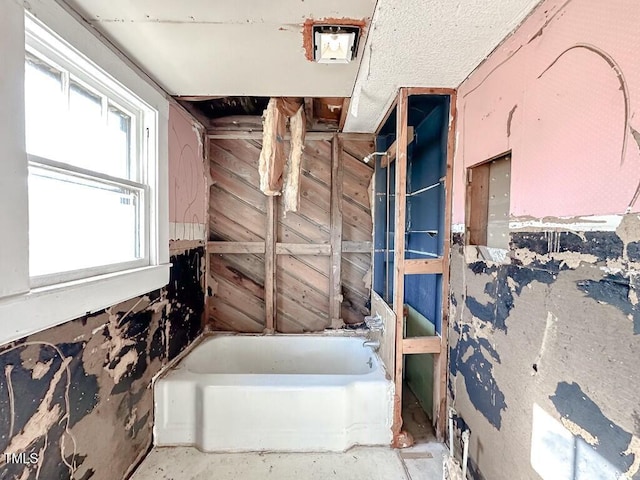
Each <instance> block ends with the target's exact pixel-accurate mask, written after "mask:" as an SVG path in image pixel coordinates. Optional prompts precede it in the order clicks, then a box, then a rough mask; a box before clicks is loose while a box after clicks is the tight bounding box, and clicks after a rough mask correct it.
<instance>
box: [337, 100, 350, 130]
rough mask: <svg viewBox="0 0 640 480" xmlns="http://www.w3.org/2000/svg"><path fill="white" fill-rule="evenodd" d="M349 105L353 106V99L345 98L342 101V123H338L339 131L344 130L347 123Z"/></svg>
mask: <svg viewBox="0 0 640 480" xmlns="http://www.w3.org/2000/svg"><path fill="white" fill-rule="evenodd" d="M349 105H351V98H349V97H345V99H344V100H343V101H342V110H341V111H340V122H339V123H338V130H340V131H342V130H343V129H344V124H345V123H346V122H347V115H349Z"/></svg>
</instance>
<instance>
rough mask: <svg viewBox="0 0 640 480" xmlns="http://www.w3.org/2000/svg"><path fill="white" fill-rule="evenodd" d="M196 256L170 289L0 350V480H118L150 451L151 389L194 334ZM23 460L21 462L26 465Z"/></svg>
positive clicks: (199, 255) (182, 258) (198, 311)
mask: <svg viewBox="0 0 640 480" xmlns="http://www.w3.org/2000/svg"><path fill="white" fill-rule="evenodd" d="M203 257H204V249H203V248H202V247H200V248H196V249H191V250H187V251H185V252H182V253H176V254H174V255H172V256H171V263H172V264H173V267H172V269H171V278H170V282H169V285H168V286H167V287H165V288H163V289H161V290H158V291H154V292H151V293H149V294H147V295H144V296H142V297H137V298H133V299H131V300H129V301H126V302H123V303H121V304H118V305H115V306H113V307H110V308H107V309H106V310H103V311H100V312H98V313H95V314H92V315H87V316H85V317H82V318H79V319H76V320H73V321H71V322H67V323H65V324H63V325H60V326H57V327H54V328H51V329H48V330H45V331H42V332H39V333H37V334H34V335H30V336H29V337H27V338H24V339H21V340H19V341H16V342H13V343H11V344H8V345H5V346H3V347H1V348H0V451H1V452H3V453H25V454H26V455H27V456H28V455H30V454H32V453H35V454H37V461H35V462H34V463H32V464H28V465H24V464H19V463H9V464H7V463H6V458H5V456H4V455H3V456H2V457H0V478H3V479H5V478H6V479H14V478H15V479H20V480H31V479H36V478H46V479H54V478H55V479H57V478H59V479H67V478H68V479H82V480H88V479H92V480H98V479H104V480H114V479H118V478H123V477H124V476H125V474H126V472H127V471H128V470H129V469H130V468H131V467H132V466H134V465H135V463H136V462H137V460H138V459H139V458H140V457H141V455H144V454H146V452H147V451H148V449H149V447H150V446H151V435H152V428H153V399H152V390H151V380H152V378H153V376H154V375H156V374H157V373H158V371H159V370H160V369H161V368H162V367H163V366H165V365H166V364H167V362H168V361H170V360H171V359H173V358H175V357H176V355H178V354H179V353H180V352H181V351H182V350H184V348H186V347H187V346H188V345H189V344H190V343H191V342H193V340H194V339H195V338H196V337H197V336H198V335H199V334H200V332H201V331H202V328H201V316H202V312H203V309H204V305H203V298H204V292H203V290H202V287H201V279H202V275H203V272H202V266H203V264H204V263H203ZM27 458H28V457H27Z"/></svg>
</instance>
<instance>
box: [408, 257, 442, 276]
mask: <svg viewBox="0 0 640 480" xmlns="http://www.w3.org/2000/svg"><path fill="white" fill-rule="evenodd" d="M443 264H444V260H443V259H442V258H434V259H430V260H405V261H404V273H405V275H429V274H434V273H436V274H437V273H442V271H443V268H442V267H443Z"/></svg>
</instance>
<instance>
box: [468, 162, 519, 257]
mask: <svg viewBox="0 0 640 480" xmlns="http://www.w3.org/2000/svg"><path fill="white" fill-rule="evenodd" d="M510 190H511V153H507V154H504V155H502V156H500V157H497V158H495V159H493V160H490V161H488V162H485V163H482V164H480V165H476V166H474V167H471V168H468V169H467V222H466V225H467V243H468V244H469V245H480V246H487V247H490V248H498V249H504V250H508V249H509V207H510V198H509V197H510Z"/></svg>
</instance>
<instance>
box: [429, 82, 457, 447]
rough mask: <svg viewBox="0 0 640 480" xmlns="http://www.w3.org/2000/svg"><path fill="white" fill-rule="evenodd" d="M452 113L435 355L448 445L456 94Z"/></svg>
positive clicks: (436, 405) (438, 403)
mask: <svg viewBox="0 0 640 480" xmlns="http://www.w3.org/2000/svg"><path fill="white" fill-rule="evenodd" d="M449 102H450V106H449V109H450V113H449V118H450V119H451V120H450V122H449V134H448V139H447V172H446V176H445V180H444V191H445V207H444V239H443V249H442V322H441V327H440V335H441V338H440V354H438V355H434V362H433V365H434V370H435V371H434V372H433V373H434V382H433V410H434V411H433V419H434V422H435V427H436V437H437V439H438V440H439V441H444V438H445V434H446V429H447V411H446V410H447V374H448V372H449V369H448V368H447V359H448V353H449V279H450V259H451V211H452V200H453V157H454V154H455V141H456V120H457V117H458V115H457V109H456V102H457V95H456V92H455V91H454V92H453V93H451V95H450V96H449Z"/></svg>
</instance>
